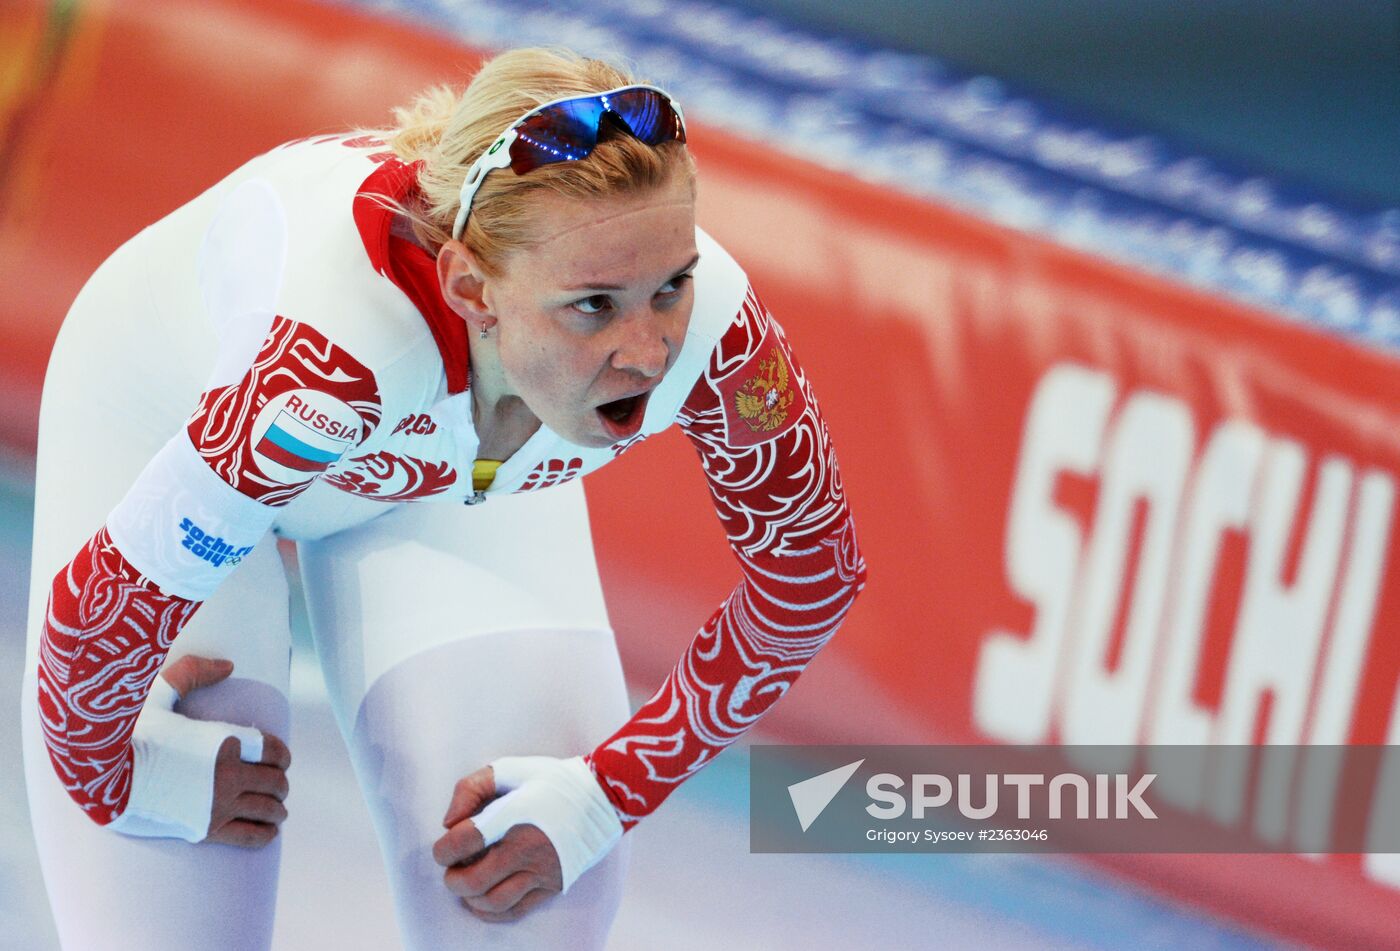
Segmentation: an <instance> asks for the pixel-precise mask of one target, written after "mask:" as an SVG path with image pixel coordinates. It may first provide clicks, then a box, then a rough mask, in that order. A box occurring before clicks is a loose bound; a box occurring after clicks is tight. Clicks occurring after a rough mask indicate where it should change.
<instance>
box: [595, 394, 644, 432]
mask: <svg viewBox="0 0 1400 951" xmlns="http://www.w3.org/2000/svg"><path fill="white" fill-rule="evenodd" d="M650 396H651V393H650V392H647V393H641V394H638V395H637V396H625V397H623V398H622V399H620V400H613V401H612V402H611V403H604V404H603V405H602V406H599V407H598V418H599V419H601V420H602V421H603V428H604V429H606V430H607V431H608V434H609V435H610V436H613V437H614V438H617V439H626V438H627V437H628V436H634V435H636V433H637V431H638V430H639V429H641V428H642V417H643V416H644V415H645V414H646V406H647V398H648V397H650Z"/></svg>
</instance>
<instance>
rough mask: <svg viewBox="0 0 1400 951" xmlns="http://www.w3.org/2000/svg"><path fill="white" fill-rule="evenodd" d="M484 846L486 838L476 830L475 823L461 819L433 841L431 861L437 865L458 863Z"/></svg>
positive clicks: (475, 853)
mask: <svg viewBox="0 0 1400 951" xmlns="http://www.w3.org/2000/svg"><path fill="white" fill-rule="evenodd" d="M485 848H486V840H485V839H483V838H482V837H481V833H480V832H479V831H477V828H476V823H474V822H472V821H471V820H470V819H463V820H462V821H461V822H459V823H457V824H456V825H454V826H453V827H452V828H450V829H448V830H447V831H446V832H444V833H443V834H442V838H440V839H438V840H437V841H436V842H434V843H433V861H434V862H437V863H438V864H439V865H442V866H448V865H458V864H460V863H462V862H466V861H468V860H469V859H471V858H473V857H474V856H476V855H477V854H478V853H480V852H481V851H482V850H483V849H485Z"/></svg>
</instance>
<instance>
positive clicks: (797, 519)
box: [585, 290, 865, 829]
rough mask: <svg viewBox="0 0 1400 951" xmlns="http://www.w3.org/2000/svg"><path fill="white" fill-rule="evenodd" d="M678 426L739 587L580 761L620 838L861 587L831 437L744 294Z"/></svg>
mask: <svg viewBox="0 0 1400 951" xmlns="http://www.w3.org/2000/svg"><path fill="white" fill-rule="evenodd" d="M680 424H681V427H682V429H683V430H684V431H685V433H686V435H687V436H688V437H689V438H690V440H691V442H692V443H693V444H694V445H695V448H696V450H697V451H698V452H699V454H700V461H701V464H702V466H703V467H704V470H705V475H706V477H707V478H708V479H709V483H710V491H711V493H712V494H713V496H714V503H715V508H716V510H717V512H718V513H719V517H720V521H721V522H722V523H723V525H724V528H725V532H726V534H727V535H728V537H729V543H730V546H731V547H732V548H733V550H734V554H735V556H736V557H737V559H738V562H739V568H740V571H741V573H742V579H741V580H740V582H739V585H738V587H736V588H735V589H734V591H733V592H732V593H731V594H730V595H729V597H728V598H727V599H726V600H725V602H724V604H722V605H721V606H720V608H719V610H718V611H716V612H715V614H714V615H713V616H712V617H711V618H710V619H709V620H708V621H707V622H706V623H705V625H704V627H702V628H701V629H700V631H699V633H698V634H697V635H696V636H695V639H694V640H693V641H692V642H691V644H690V646H689V648H687V650H686V652H685V654H684V655H683V656H682V657H681V659H680V662H679V663H677V664H676V667H675V669H674V670H673V671H672V672H671V674H670V676H669V677H667V678H666V682H665V683H663V684H662V685H661V688H660V689H659V690H657V691H656V693H655V694H654V695H653V696H652V697H651V699H649V700H648V701H647V702H646V703H645V704H643V705H642V708H641V709H640V710H639V711H638V712H637V713H636V715H635V716H633V717H632V719H630V720H629V721H627V723H626V724H624V725H623V726H622V728H621V729H619V730H618V731H617V732H616V733H614V734H613V735H612V736H611V737H609V738H608V739H607V740H606V741H604V742H603V743H602V744H601V745H600V746H598V748H597V749H595V750H593V752H592V753H590V754H589V755H588V756H587V757H585V759H586V760H587V762H588V763H589V765H590V767H591V768H592V770H593V774H594V776H595V777H596V778H597V780H598V782H599V784H600V785H601V786H602V788H603V789H604V791H605V792H606V793H607V795H608V798H609V799H610V800H611V801H612V804H613V807H614V808H615V809H616V811H617V814H618V818H619V819H620V820H621V821H622V825H623V828H624V829H630V828H631V827H632V826H633V825H635V824H636V823H637V821H638V820H640V819H641V818H642V817H643V816H646V815H647V814H649V813H650V812H652V810H654V809H656V807H657V806H659V805H660V804H661V802H662V801H663V800H664V799H665V798H666V797H667V796H668V795H670V794H671V792H672V790H674V789H675V788H676V787H677V786H678V785H679V784H680V783H681V782H683V781H684V780H685V779H686V778H688V777H689V776H690V775H692V774H693V773H695V772H696V771H697V770H699V769H700V768H701V767H702V766H704V765H705V764H706V763H708V762H709V761H710V760H711V759H713V758H714V757H715V756H716V755H718V754H719V753H720V751H721V750H723V749H724V748H725V747H726V746H728V745H729V744H730V743H733V742H734V741H735V740H736V739H738V738H739V737H740V736H741V735H743V733H744V732H745V731H746V730H748V729H749V727H751V726H753V724H754V723H755V722H756V721H757V720H758V719H759V717H761V716H762V715H763V714H764V713H765V712H766V711H767V710H768V708H769V707H771V706H772V705H773V704H774V703H775V702H776V701H777V700H778V699H779V698H780V697H782V696H783V694H785V693H786V692H787V690H788V688H789V687H790V686H791V685H792V683H793V681H795V680H796V679H797V677H798V675H799V674H800V673H801V672H802V670H803V668H804V667H806V665H807V663H808V662H809V661H810V660H811V659H812V658H813V657H814V656H815V655H816V653H817V651H819V650H820V649H821V648H822V646H823V645H824V644H826V642H827V641H828V640H829V639H830V638H831V636H832V635H833V634H835V633H836V629H837V628H838V627H839V626H840V625H841V621H842V620H843V618H844V617H845V616H846V613H847V612H848V611H849V610H850V608H851V604H852V602H853V601H854V600H855V597H856V595H857V593H859V591H860V590H861V588H862V587H863V586H864V584H865V563H864V561H863V559H862V558H861V555H860V551H859V549H858V547H857V545H856V539H855V529H854V525H853V524H852V521H851V515H850V511H849V509H848V508H847V505H846V498H845V493H844V491H843V489H842V485H841V475H840V472H839V471H838V469H837V466H836V455H835V452H834V450H833V448H832V445H831V437H830V436H829V434H828V433H827V429H826V424H825V423H824V422H823V420H822V417H821V413H820V411H819V409H818V407H817V402H816V398H815V397H814V395H813V393H812V389H811V386H810V385H809V383H808V381H807V379H806V377H805V376H804V375H803V373H802V368H801V367H800V366H799V365H798V364H797V362H796V361H795V360H794V359H793V356H792V351H791V350H790V349H789V347H788V344H787V340H786V339H785V338H784V336H783V332H782V329H781V328H780V327H779V326H778V324H777V322H776V321H774V320H773V318H772V317H771V316H770V315H769V314H768V312H767V311H766V310H765V309H764V308H763V305H762V304H761V303H760V302H759V300H758V298H757V296H756V295H754V293H753V291H752V290H750V291H749V292H748V294H747V296H746V298H745V300H744V304H743V307H742V310H741V313H740V314H739V317H738V320H737V321H736V323H734V324H733V325H732V326H731V327H730V329H729V330H728V332H727V333H726V334H725V335H724V337H723V339H722V340H721V341H720V343H719V345H718V346H717V347H716V349H715V351H714V354H713V356H712V357H711V360H710V365H709V367H708V368H707V370H706V372H705V374H704V376H703V377H702V378H701V379H700V381H699V382H698V383H697V384H696V386H695V388H694V390H693V391H692V392H691V394H690V397H689V399H687V401H686V403H685V407H684V409H683V410H682V412H681V415H680Z"/></svg>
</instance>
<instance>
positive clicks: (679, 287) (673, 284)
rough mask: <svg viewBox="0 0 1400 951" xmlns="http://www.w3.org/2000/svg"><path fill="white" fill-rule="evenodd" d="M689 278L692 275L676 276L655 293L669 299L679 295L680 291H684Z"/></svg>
mask: <svg viewBox="0 0 1400 951" xmlns="http://www.w3.org/2000/svg"><path fill="white" fill-rule="evenodd" d="M691 277H692V275H690V274H677V275H676V276H675V277H673V278H671V279H670V280H669V281H667V282H666V283H665V284H662V285H661V290H659V291H657V292H656V293H657V295H658V296H660V297H670V296H672V295H674V294H679V293H680V292H681V291H683V290H685V283H686V281H689V280H690V279H691Z"/></svg>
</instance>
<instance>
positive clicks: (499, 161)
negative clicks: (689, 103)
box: [452, 83, 685, 241]
mask: <svg viewBox="0 0 1400 951" xmlns="http://www.w3.org/2000/svg"><path fill="white" fill-rule="evenodd" d="M633 89H650V90H651V91H652V92H655V93H660V94H661V96H663V97H664V98H665V99H666V101H667V102H668V103H670V105H671V108H672V109H674V110H675V112H676V118H677V119H679V120H680V123H681V132H682V133H684V132H685V113H684V112H682V111H681V106H680V103H678V102H676V100H675V99H673V98H671V94H670V93H668V92H667V91H666V90H664V89H662V88H660V87H659V86H651V85H648V84H646V83H629V84H628V85H626V86H618V87H617V88H615V89H605V90H603V91H602V92H593V93H588V94H586V95H581V96H565V97H564V98H562V99H554V100H552V101H550V102H546V103H541V104H540V105H538V106H536V107H535V108H533V109H531V110H530V111H529V112H527V113H525V114H524V115H523V116H521V117H520V118H519V119H516V120H515V121H514V122H512V123H511V124H510V125H509V126H508V127H507V128H506V130H505V131H504V132H502V133H501V134H500V135H499V136H497V137H496V141H495V142H493V143H491V147H490V148H489V149H487V150H486V151H485V152H483V153H481V156H480V157H479V158H477V160H476V161H475V162H473V163H472V166H471V168H470V169H468V170H467V177H466V178H465V179H463V180H462V190H461V192H460V194H459V201H460V207H459V208H458V209H457V219H456V221H454V222H453V223H452V240H454V241H460V240H461V238H462V232H463V231H465V230H466V227H467V218H468V216H470V215H471V210H472V199H474V198H476V193H477V189H479V188H481V183H482V182H484V181H485V180H486V176H487V175H488V174H489V173H491V172H494V171H495V170H496V169H499V168H510V161H511V160H510V147H511V145H512V144H514V142H515V140H516V138H517V137H518V133H517V132H516V130H517V129H519V128H520V127H521V126H522V125H523V124H524V123H525V120H527V119H529V118H530V117H532V116H534V115H537V114H538V113H541V112H543V111H544V110H546V109H549V108H552V107H554V106H558V105H561V104H563V103H566V102H573V101H574V100H575V99H597V98H599V97H603V98H606V97H607V96H611V95H612V94H613V93H617V92H627V91H630V90H633ZM590 154H591V150H590Z"/></svg>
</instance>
